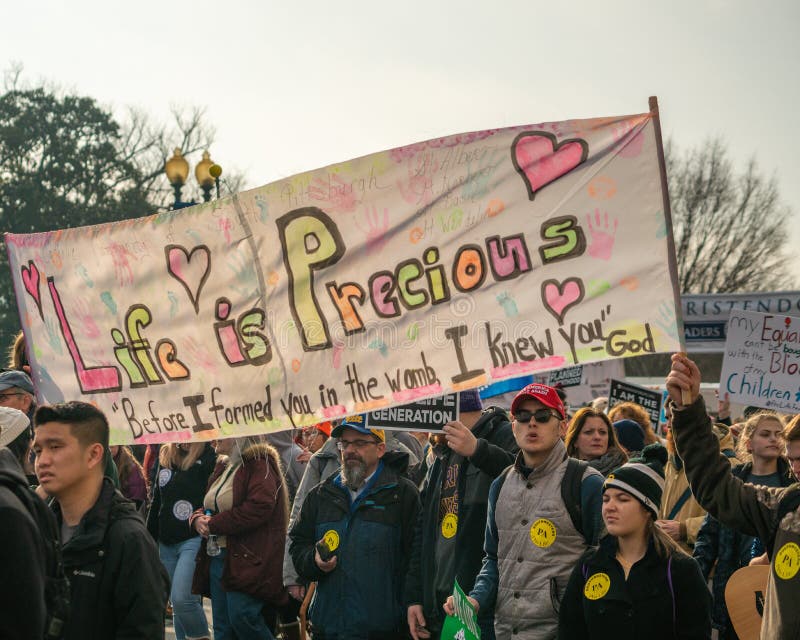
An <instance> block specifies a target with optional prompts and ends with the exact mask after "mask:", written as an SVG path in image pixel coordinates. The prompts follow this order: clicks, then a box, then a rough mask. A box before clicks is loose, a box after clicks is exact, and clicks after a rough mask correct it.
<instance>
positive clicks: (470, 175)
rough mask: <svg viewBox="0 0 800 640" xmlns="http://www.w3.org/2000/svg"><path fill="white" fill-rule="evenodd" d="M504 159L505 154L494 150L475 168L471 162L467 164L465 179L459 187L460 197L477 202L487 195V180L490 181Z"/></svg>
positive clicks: (485, 155)
mask: <svg viewBox="0 0 800 640" xmlns="http://www.w3.org/2000/svg"><path fill="white" fill-rule="evenodd" d="M504 159H505V152H504V151H501V150H500V149H494V150H493V151H492V152H491V153H486V154H484V155H483V157H482V158H481V159H480V161H478V163H477V165H476V166H475V167H473V166H472V162H467V177H466V180H465V181H464V185H463V186H462V187H461V196H462V197H463V198H464V199H465V200H471V201H474V200H479V199H480V198H483V197H484V196H485V195H486V194H488V193H489V180H491V178H492V176H493V175H494V173H495V171H497V167H499V166H500V164H501V163H502V162H503V160H504Z"/></svg>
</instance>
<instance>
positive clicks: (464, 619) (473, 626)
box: [439, 580, 481, 640]
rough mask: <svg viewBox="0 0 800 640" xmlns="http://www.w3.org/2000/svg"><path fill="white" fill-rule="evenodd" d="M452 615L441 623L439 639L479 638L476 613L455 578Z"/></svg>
mask: <svg viewBox="0 0 800 640" xmlns="http://www.w3.org/2000/svg"><path fill="white" fill-rule="evenodd" d="M453 609H455V615H454V616H447V617H446V618H445V619H444V624H443V625H442V635H441V636H439V637H440V638H441V640H480V637H481V630H480V629H479V628H478V614H477V613H475V609H474V608H473V607H472V604H471V603H470V601H469V600H467V596H466V595H465V594H464V592H463V591H462V589H461V586H460V585H459V584H458V580H456V582H455V584H454V585H453Z"/></svg>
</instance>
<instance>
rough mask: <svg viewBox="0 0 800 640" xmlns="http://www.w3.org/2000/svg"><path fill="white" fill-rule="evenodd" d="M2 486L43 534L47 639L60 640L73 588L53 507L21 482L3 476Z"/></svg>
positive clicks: (0, 481)
mask: <svg viewBox="0 0 800 640" xmlns="http://www.w3.org/2000/svg"><path fill="white" fill-rule="evenodd" d="M0 484H2V486H4V487H8V489H9V490H11V492H12V493H13V494H14V495H15V496H16V497H17V499H18V500H19V501H20V502H21V503H22V505H23V506H24V507H25V509H26V511H27V512H28V513H29V514H30V516H31V518H33V521H34V522H35V523H36V526H37V527H38V529H39V531H40V532H41V534H42V542H43V544H44V548H45V568H46V576H45V594H44V597H45V605H46V606H47V623H46V625H45V632H44V638H45V640H59V639H60V638H62V637H63V635H64V631H65V627H66V622H67V620H68V619H69V613H70V586H69V580H67V577H66V575H65V573H64V565H63V563H62V561H61V543H60V542H59V536H58V525H57V524H56V519H55V516H54V515H53V512H52V511H51V510H50V508H49V507H48V506H47V505H46V504H45V503H44V501H43V500H41V499H40V498H39V496H37V495H36V494H35V493H34V492H33V491H31V489H30V488H29V487H28V486H27V485H26V484H24V483H23V482H21V481H20V480H19V479H17V478H15V477H13V476H10V475H7V474H5V473H0Z"/></svg>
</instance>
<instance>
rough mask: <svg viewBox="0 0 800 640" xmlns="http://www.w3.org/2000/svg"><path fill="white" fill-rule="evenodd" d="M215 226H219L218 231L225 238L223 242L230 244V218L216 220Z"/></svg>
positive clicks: (231, 226)
mask: <svg viewBox="0 0 800 640" xmlns="http://www.w3.org/2000/svg"><path fill="white" fill-rule="evenodd" d="M217 225H218V226H219V230H220V231H222V233H223V235H224V236H225V242H227V243H228V244H230V243H231V229H233V223H232V222H231V220H230V218H227V217H222V218H220V219H219V220H217Z"/></svg>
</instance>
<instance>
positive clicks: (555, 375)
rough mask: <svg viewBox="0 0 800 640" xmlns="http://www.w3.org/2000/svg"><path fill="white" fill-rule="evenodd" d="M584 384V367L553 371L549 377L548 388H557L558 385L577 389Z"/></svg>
mask: <svg viewBox="0 0 800 640" xmlns="http://www.w3.org/2000/svg"><path fill="white" fill-rule="evenodd" d="M582 382H583V365H578V366H577V367H567V368H566V369H558V370H556V371H551V372H550V375H549V376H548V377H547V384H548V386H551V387H555V386H556V385H557V384H559V385H561V386H562V387H565V388H566V387H577V386H579V385H580V384H581V383H582Z"/></svg>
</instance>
